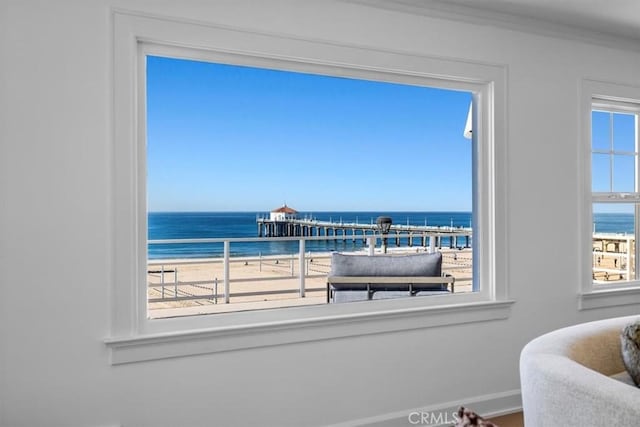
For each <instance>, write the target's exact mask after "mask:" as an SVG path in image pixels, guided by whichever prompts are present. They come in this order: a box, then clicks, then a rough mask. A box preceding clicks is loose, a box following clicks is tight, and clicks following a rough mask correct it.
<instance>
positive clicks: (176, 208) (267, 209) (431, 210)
mask: <svg viewBox="0 0 640 427" xmlns="http://www.w3.org/2000/svg"><path fill="white" fill-rule="evenodd" d="M146 70H147V80H146V84H147V103H146V108H147V144H148V145H147V147H148V148H147V172H148V178H147V191H148V193H147V196H148V225H149V226H148V238H149V246H148V259H149V260H148V265H149V269H148V284H149V292H148V295H149V305H148V307H149V312H148V314H149V316H150V317H152V318H160V317H167V316H177V315H184V314H189V313H222V312H229V311H245V310H257V309H270V308H277V307H289V306H297V305H302V304H327V303H338V302H349V301H359V300H370V299H383V298H413V297H424V298H432V297H433V295H437V294H439V293H443V292H448V291H449V290H452V291H453V290H455V292H456V293H464V292H475V291H477V290H478V289H479V285H478V283H477V281H476V282H475V283H474V277H473V275H474V264H473V263H474V259H473V249H472V246H473V244H474V240H473V235H472V232H473V230H472V223H473V220H472V218H473V216H472V212H471V209H472V206H473V203H472V201H473V194H472V193H473V173H472V171H473V170H474V167H473V152H474V150H473V144H475V141H473V140H471V141H470V140H468V139H465V138H464V136H463V129H464V123H465V120H466V118H467V114H468V111H469V105H470V103H471V101H472V94H471V93H470V92H465V91H455V90H444V89H437V88H430V87H420V86H413V85H404V84H396V83H386V82H376V81H365V80H359V79H351V78H349V79H347V78H339V77H330V76H321V75H313V74H305V73H297V72H288V71H277V70H269V69H261V68H254V67H246V66H236V65H228V64H216V63H207V62H200V61H190V60H183V59H173V58H162V57H156V56H147V68H146ZM390 149H393V150H399V151H401V152H405V153H411V158H412V160H411V161H409V159H407V160H408V163H407V164H406V167H405V168H403V169H402V173H398V171H396V170H391V169H389V168H388V167H387V165H388V160H389V153H390V151H389V150H390ZM318 150H319V151H318ZM322 153H324V154H322ZM326 156H329V157H326ZM336 156H337V157H336ZM325 157H326V158H325ZM328 159H330V160H328ZM345 159H347V160H348V161H351V160H353V159H357V162H360V163H361V164H363V165H379V167H377V166H373V167H366V168H364V169H363V168H362V167H351V166H345V167H343V166H341V165H338V163H336V162H339V161H342V160H345ZM325 161H326V162H328V163H327V165H326V167H319V166H318V165H319V164H321V163H322V162H325ZM411 162H413V163H414V164H411ZM452 165H455V169H456V173H453V174H452ZM425 171H428V173H427V174H426V175H425ZM434 176H447V179H446V180H444V181H443V180H437V179H435V180H434V179H432V178H433V177H434ZM363 183H364V184H363ZM416 194H418V195H421V194H422V195H425V197H424V198H422V197H416ZM287 203H288V205H287ZM293 208H295V209H293ZM298 209H299V210H300V211H298ZM407 212H410V214H407ZM378 216H389V217H390V218H391V219H392V225H391V233H390V234H389V235H388V237H387V239H386V240H384V241H385V242H387V241H388V242H387V243H388V244H386V245H384V249H383V248H382V245H381V243H382V241H383V239H381V238H380V230H379V228H378V227H377V225H376V219H377V217H378ZM374 234H376V235H377V236H378V238H377V239H373V242H374V244H373V245H372V246H375V247H371V252H373V253H375V254H376V255H379V254H381V253H383V252H386V251H387V250H388V252H389V253H392V254H393V255H398V256H402V255H415V254H416V253H420V254H421V255H427V253H429V252H440V253H442V273H446V274H447V275H450V276H452V277H454V278H455V287H454V286H450V285H449V287H446V286H444V287H443V286H442V285H441V284H440V283H439V282H437V283H436V285H435V286H429V285H428V284H427V285H425V286H414V285H413V284H412V285H411V286H410V287H409V286H408V285H409V284H406V285H407V286H406V287H405V286H404V285H405V284H403V283H400V284H396V285H398V286H389V285H387V286H386V287H376V289H374V287H373V286H371V289H369V290H367V288H366V284H365V286H364V287H362V286H355V287H354V289H346V288H344V287H343V288H341V289H338V288H337V287H334V288H335V289H334V288H332V289H330V290H329V289H328V288H327V286H326V285H327V274H328V273H329V271H330V269H331V262H332V261H331V260H332V258H331V253H332V252H335V251H339V252H351V253H353V254H357V255H359V256H365V257H367V256H368V254H369V253H370V252H369V249H370V248H369V247H368V246H367V245H368V238H369V237H371V236H373V235H374ZM291 237H295V238H300V240H303V241H304V243H303V244H302V245H301V243H300V242H299V241H298V239H295V240H291ZM307 237H314V238H313V239H305V238H307ZM170 239H189V241H188V242H184V241H174V242H167V241H168V240H170ZM203 239H215V240H216V241H214V242H211V241H209V240H208V241H202V240H203ZM222 239H224V240H225V244H223V243H222V242H221V240H222ZM409 261H410V260H409ZM379 262H385V261H379ZM387 262H395V261H388V260H387ZM421 271H423V272H424V270H421ZM440 273H441V272H439V271H436V270H432V271H431V272H429V274H431V275H435V276H439V275H440ZM424 274H425V275H427V273H426V272H424ZM449 280H450V279H447V280H444V282H443V283H446V282H448V281H449ZM449 283H451V282H450V281H449ZM454 288H455V289H454ZM368 291H371V292H368ZM338 294H339V295H338Z"/></svg>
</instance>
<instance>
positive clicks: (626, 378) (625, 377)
mask: <svg viewBox="0 0 640 427" xmlns="http://www.w3.org/2000/svg"><path fill="white" fill-rule="evenodd" d="M609 378H611V379H612V380H616V381H620V382H621V383H624V384H626V385H630V386H632V387H633V386H635V384H634V383H633V378H631V375H629V372H627V371H622V372H618V373H617V374H613V375H609Z"/></svg>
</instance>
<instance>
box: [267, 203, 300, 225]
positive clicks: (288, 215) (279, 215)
mask: <svg viewBox="0 0 640 427" xmlns="http://www.w3.org/2000/svg"><path fill="white" fill-rule="evenodd" d="M296 218H298V211H297V210H295V209H291V208H290V207H289V206H287V205H286V204H285V205H284V206H282V207H280V208H278V209H275V210H272V211H271V215H270V216H269V219H270V220H271V221H286V220H288V219H296Z"/></svg>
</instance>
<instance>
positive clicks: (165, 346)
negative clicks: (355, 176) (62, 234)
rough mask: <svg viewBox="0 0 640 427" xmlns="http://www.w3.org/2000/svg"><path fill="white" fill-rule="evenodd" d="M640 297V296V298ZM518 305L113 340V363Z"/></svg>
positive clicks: (432, 322) (344, 333) (501, 315)
mask: <svg viewBox="0 0 640 427" xmlns="http://www.w3.org/2000/svg"><path fill="white" fill-rule="evenodd" d="M639 296H640V294H639ZM513 303H514V301H489V302H476V303H465V304H455V305H447V306H438V307H420V308H414V309H403V310H387V311H380V312H374V313H363V314H348V315H340V316H330V317H322V318H314V319H303V320H293V321H279V322H269V323H261V324H254V325H242V326H226V327H220V328H210V329H198V330H190V331H180V332H170V333H158V334H148V335H138V336H132V337H119V338H109V339H106V340H105V341H104V342H105V344H106V345H107V347H108V348H109V350H110V353H111V364H112V365H120V364H126V363H134V362H142V361H149V360H159V359H168V358H174V357H184V356H192V355H199V354H209V353H218V352H223V351H232V350H242V349H250V348H259V347H271V346H278V345H284V344H293V343H302V342H311V341H321V340H327V339H334V338H344V337H350V336H361V335H371V334H378V333H385V332H396V331H406V330H413V329H422V328H432V327H438V326H444V325H455V324H463V323H475V322H484V321H489V320H500V319H506V318H508V317H509V313H510V310H511V305H512V304H513Z"/></svg>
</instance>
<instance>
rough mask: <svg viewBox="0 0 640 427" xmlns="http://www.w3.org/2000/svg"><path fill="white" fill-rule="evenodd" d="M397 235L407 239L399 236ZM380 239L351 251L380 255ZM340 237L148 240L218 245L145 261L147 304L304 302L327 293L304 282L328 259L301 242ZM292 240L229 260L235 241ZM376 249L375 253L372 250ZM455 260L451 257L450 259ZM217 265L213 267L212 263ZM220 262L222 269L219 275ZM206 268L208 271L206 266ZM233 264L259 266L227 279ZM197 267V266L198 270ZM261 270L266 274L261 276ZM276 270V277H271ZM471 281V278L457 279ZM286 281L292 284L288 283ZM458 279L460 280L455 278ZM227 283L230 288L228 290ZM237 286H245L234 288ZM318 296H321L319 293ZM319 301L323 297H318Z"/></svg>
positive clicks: (322, 270)
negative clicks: (214, 249)
mask: <svg viewBox="0 0 640 427" xmlns="http://www.w3.org/2000/svg"><path fill="white" fill-rule="evenodd" d="M402 237H408V235H404V236H402ZM382 238H383V236H382V235H380V234H377V235H368V236H367V240H368V243H369V246H368V247H365V248H358V249H354V252H360V253H369V254H373V253H374V251H380V250H381V249H380V245H379V243H381V242H382ZM341 239H343V236H305V237H262V238H260V237H247V238H244V237H243V238H210V239H168V240H150V241H149V242H148V244H149V245H150V246H153V245H172V244H180V245H185V244H210V243H213V244H222V246H223V253H222V257H209V258H197V259H175V260H167V259H162V260H153V259H152V260H149V261H148V270H147V272H148V274H147V280H148V287H149V290H150V291H149V299H148V300H149V303H163V302H164V303H167V302H181V301H190V300H207V301H208V303H209V304H229V303H230V301H231V298H234V300H235V299H236V298H238V300H243V299H251V298H253V300H254V301H255V300H256V298H262V297H265V296H272V297H273V296H277V295H282V294H293V295H297V297H299V298H304V297H305V296H306V295H307V293H308V292H317V293H321V292H326V286H325V284H324V281H322V282H321V283H319V282H318V280H315V283H313V284H311V286H308V279H311V280H313V279H321V278H324V277H326V276H327V274H328V272H329V267H330V265H329V264H330V262H329V260H330V255H329V254H328V253H326V252H325V253H318V252H307V251H306V242H307V241H311V240H323V241H325V240H329V241H330V240H341ZM283 241H297V242H298V251H297V253H288V254H279V255H269V256H261V255H258V256H248V257H245V256H237V257H232V256H231V247H232V245H233V244H235V243H257V242H283ZM376 247H377V248H378V249H376ZM410 249H411V250H412V251H417V252H419V251H421V250H423V251H430V250H432V249H431V248H429V247H412V248H410ZM454 258H455V257H454V256H452V259H454ZM216 264H217V267H215V268H213V267H214V266H213V265H216ZM220 264H221V265H222V271H220ZM453 264H454V265H449V268H447V270H449V271H450V270H456V269H460V270H464V269H469V268H470V265H466V264H465V263H464V262H461V263H460V265H459V266H456V265H455V262H454V263H453ZM207 265H211V266H212V268H210V270H209V271H207V269H206V268H205V267H206V266H207ZM232 265H233V266H236V267H235V268H236V269H237V268H238V267H243V266H252V267H253V268H254V269H255V268H256V266H257V267H258V272H259V273H260V274H259V275H258V276H246V275H244V274H242V270H239V271H241V273H239V274H236V276H235V277H232V275H231V270H232ZM198 267H202V268H201V270H198ZM263 268H264V269H265V270H266V269H268V270H269V271H268V272H267V271H265V274H262V272H263ZM190 269H191V271H190V274H187V276H188V278H187V280H180V276H181V275H182V273H183V272H184V271H187V270H190ZM274 272H275V273H274ZM461 279H462V280H465V279H466V280H471V277H468V278H461ZM291 280H293V281H294V283H295V284H294V285H293V286H292V285H291ZM457 280H460V279H457ZM275 281H280V282H284V281H286V282H287V283H286V284H285V285H281V286H277V287H271V288H270V286H268V285H269V283H273V282H275ZM257 282H262V284H263V285H264V286H261V288H260V289H254V288H253V287H252V286H251V284H252V283H257ZM232 283H233V284H234V290H233V292H232V289H231V288H232V286H231V285H232ZM236 284H238V285H239V284H244V285H245V286H238V287H235V285H236ZM318 296H320V295H318ZM322 297H323V298H324V295H322Z"/></svg>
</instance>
